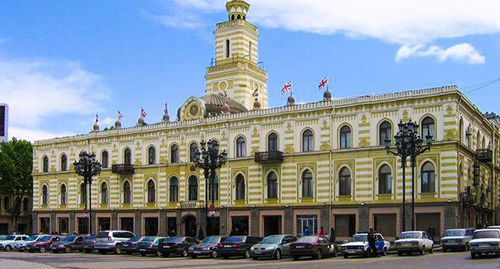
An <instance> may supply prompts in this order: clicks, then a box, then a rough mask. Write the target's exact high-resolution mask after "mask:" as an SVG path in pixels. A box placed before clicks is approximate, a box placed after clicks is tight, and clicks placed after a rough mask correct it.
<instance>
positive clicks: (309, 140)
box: [302, 129, 314, 152]
mask: <svg viewBox="0 0 500 269" xmlns="http://www.w3.org/2000/svg"><path fill="white" fill-rule="evenodd" d="M313 150H314V146H313V132H312V131H311V130H309V129H308V130H305V131H304V132H303V133H302V151H304V152H307V151H313Z"/></svg>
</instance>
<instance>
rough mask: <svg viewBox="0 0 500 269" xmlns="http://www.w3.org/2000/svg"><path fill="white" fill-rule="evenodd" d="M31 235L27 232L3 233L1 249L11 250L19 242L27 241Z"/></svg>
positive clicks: (0, 243) (0, 242)
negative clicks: (26, 233)
mask: <svg viewBox="0 0 500 269" xmlns="http://www.w3.org/2000/svg"><path fill="white" fill-rule="evenodd" d="M28 237H29V236H27V235H25V234H20V235H1V236H0V250H5V251H11V250H13V249H14V247H15V245H16V243H17V242H20V241H25V240H26V239H28Z"/></svg>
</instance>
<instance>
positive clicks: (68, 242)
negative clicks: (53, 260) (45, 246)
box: [50, 235, 83, 253]
mask: <svg viewBox="0 0 500 269" xmlns="http://www.w3.org/2000/svg"><path fill="white" fill-rule="evenodd" d="M50 248H51V249H52V252H54V253H58V252H66V253H71V252H73V251H75V250H77V251H82V250H83V236H81V235H71V236H68V237H65V238H63V239H61V240H58V241H54V242H52V244H51V247H50Z"/></svg>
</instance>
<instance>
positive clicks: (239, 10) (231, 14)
mask: <svg viewBox="0 0 500 269" xmlns="http://www.w3.org/2000/svg"><path fill="white" fill-rule="evenodd" d="M249 8H250V4H249V3H247V2H245V1H244V0H231V1H229V2H227V3H226V10H227V13H228V20H229V21H234V20H246V17H247V12H248V9H249Z"/></svg>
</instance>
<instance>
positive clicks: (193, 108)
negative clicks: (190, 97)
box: [189, 105, 200, 116]
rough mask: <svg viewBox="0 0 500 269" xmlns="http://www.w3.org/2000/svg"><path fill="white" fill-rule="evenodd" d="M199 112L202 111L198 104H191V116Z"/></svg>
mask: <svg viewBox="0 0 500 269" xmlns="http://www.w3.org/2000/svg"><path fill="white" fill-rule="evenodd" d="M198 112H200V108H199V107H198V106H197V105H191V107H190V108H189V114H191V116H196V115H198Z"/></svg>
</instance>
